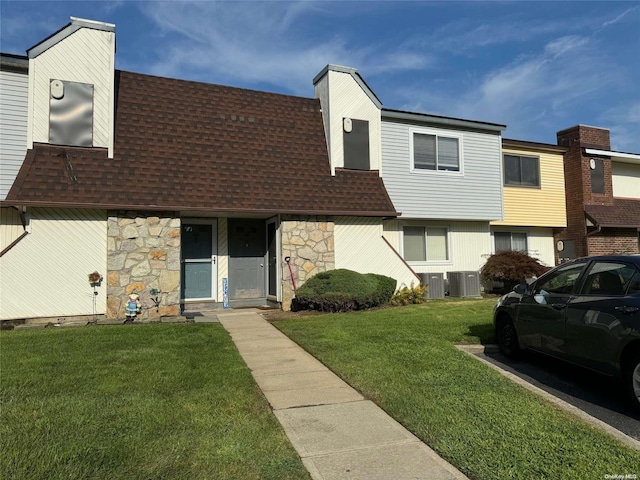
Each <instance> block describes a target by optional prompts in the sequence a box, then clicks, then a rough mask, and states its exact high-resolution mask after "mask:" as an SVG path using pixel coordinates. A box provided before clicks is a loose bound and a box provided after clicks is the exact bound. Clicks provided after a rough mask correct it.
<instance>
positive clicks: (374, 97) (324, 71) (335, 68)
mask: <svg viewBox="0 0 640 480" xmlns="http://www.w3.org/2000/svg"><path fill="white" fill-rule="evenodd" d="M329 71H332V72H340V73H347V74H349V75H351V76H352V77H353V79H354V80H355V82H356V83H357V84H358V85H360V88H362V90H363V91H364V93H365V94H366V95H367V96H368V97H369V98H370V99H371V101H372V102H373V103H374V104H375V106H376V107H378V108H382V102H381V101H380V99H379V98H378V97H377V95H376V94H375V93H373V90H371V89H370V88H369V85H367V82H365V81H364V78H362V77H361V76H360V74H359V73H358V70H357V69H355V68H353V67H344V66H342V65H333V64H329V65H327V66H325V67H324V68H323V69H322V70H320V73H318V74H317V75H316V76H315V77H314V78H313V84H314V85H315V84H317V83H318V82H319V81H320V80H321V79H322V77H324V76H325V75H326V74H327V73H328V72H329Z"/></svg>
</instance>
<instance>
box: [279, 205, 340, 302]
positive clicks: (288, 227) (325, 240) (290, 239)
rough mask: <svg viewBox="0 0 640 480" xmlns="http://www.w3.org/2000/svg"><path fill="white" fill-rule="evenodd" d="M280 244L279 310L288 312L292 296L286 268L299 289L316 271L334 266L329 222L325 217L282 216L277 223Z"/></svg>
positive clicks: (291, 287) (331, 231) (331, 232)
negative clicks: (289, 261) (286, 258)
mask: <svg viewBox="0 0 640 480" xmlns="http://www.w3.org/2000/svg"><path fill="white" fill-rule="evenodd" d="M280 231H281V242H282V243H281V245H282V309H283V310H291V300H292V299H293V297H294V296H295V292H294V291H293V283H292V281H291V274H290V273H289V267H288V266H287V264H286V262H285V261H284V259H285V257H291V268H292V270H293V275H294V277H295V280H296V285H297V287H300V286H302V285H303V284H304V282H306V281H307V280H308V279H309V278H311V277H313V276H314V275H315V274H317V273H319V272H325V271H327V270H333V269H335V266H336V259H335V247H334V236H333V231H334V228H333V221H332V220H330V219H328V218H327V217H288V218H287V217H284V218H283V219H282V221H281V224H280Z"/></svg>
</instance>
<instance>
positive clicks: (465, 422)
mask: <svg viewBox="0 0 640 480" xmlns="http://www.w3.org/2000/svg"><path fill="white" fill-rule="evenodd" d="M494 304H495V300H468V301H466V300H464V301H451V300H445V301H434V302H430V303H428V304H425V305H413V306H407V307H400V308H394V309H381V310H375V311H367V312H355V313H348V314H330V315H322V316H313V317H307V318H301V319H295V320H288V321H283V322H277V323H276V326H277V327H278V328H279V329H280V330H282V331H283V332H284V333H285V334H287V335H288V336H289V337H290V338H292V339H293V340H294V341H296V342H298V343H299V344H300V345H301V346H303V347H304V348H305V349H307V350H308V351H309V352H310V353H311V354H313V355H314V356H315V357H316V358H318V359H320V360H321V361H322V362H323V363H325V364H326V365H327V366H328V367H329V368H330V369H331V370H333V371H334V372H336V373H337V374H338V375H340V376H341V377H342V378H343V379H344V380H346V381H347V382H348V383H350V384H351V385H353V386H354V387H355V388H357V389H358V390H360V391H361V392H362V393H363V394H364V395H365V396H366V397H368V398H370V399H371V400H373V401H374V402H376V403H377V404H378V405H380V406H381V407H382V408H383V409H384V410H386V411H387V412H388V413H389V414H390V415H391V416H393V417H394V418H395V419H396V420H398V421H399V422H400V423H402V424H403V425H404V426H405V427H407V428H408V429H409V430H410V431H411V432H413V433H414V434H415V435H416V436H418V437H419V438H420V439H422V440H423V441H424V442H425V443H427V444H428V445H430V446H431V447H432V448H434V449H435V450H436V451H437V452H438V453H439V454H440V455H442V456H443V457H444V458H445V459H447V460H448V461H449V462H451V463H452V464H453V465H455V466H456V467H458V468H459V469H460V470H461V471H463V472H464V473H465V474H467V475H468V476H469V477H470V478H473V479H483V480H501V479H527V480H529V479H533V478H535V479H558V478H562V479H602V478H605V475H606V474H610V475H612V474H626V473H630V474H640V467H639V466H640V452H638V451H637V450H633V449H631V448H629V447H626V446H624V445H623V444H621V443H619V442H618V441H616V440H614V439H613V438H611V437H609V436H608V435H606V434H603V433H601V432H600V431H597V430H595V429H593V428H592V427H590V426H588V425H586V424H584V423H582V422H580V421H578V420H576V419H575V418H574V417H572V416H570V415H569V414H567V413H565V412H563V411H560V410H558V409H556V408H555V407H553V406H551V405H550V404H548V403H546V402H545V401H544V400H542V399H541V398H540V397H538V396H537V395H535V394H533V393H531V392H529V391H528V390H525V389H524V388H522V387H519V386H517V385H516V384H514V383H513V382H511V381H510V380H508V379H507V378H505V377H503V376H502V375H501V374H500V373H498V372H496V371H495V370H493V369H492V368H490V367H488V366H486V365H485V364H483V363H481V362H479V361H478V360H476V359H474V358H471V357H470V356H469V355H467V354H465V353H463V352H461V351H459V350H458V349H456V348H455V347H454V344H456V343H491V342H493V330H492V325H491V318H492V317H491V315H492V308H493V305H494Z"/></svg>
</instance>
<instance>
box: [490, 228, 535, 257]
mask: <svg viewBox="0 0 640 480" xmlns="http://www.w3.org/2000/svg"><path fill="white" fill-rule="evenodd" d="M493 241H494V245H495V251H496V253H498V252H502V251H504V250H514V251H519V252H525V253H527V252H528V244H527V234H526V233H524V232H494V233H493Z"/></svg>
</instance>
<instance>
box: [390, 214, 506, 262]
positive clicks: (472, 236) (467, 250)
mask: <svg viewBox="0 0 640 480" xmlns="http://www.w3.org/2000/svg"><path fill="white" fill-rule="evenodd" d="M408 226H419V227H423V228H429V229H446V231H447V256H448V260H442V261H431V262H428V261H424V262H408V263H409V264H410V265H411V268H412V269H413V270H414V271H415V272H416V273H434V272H443V273H446V272H457V271H466V270H472V271H475V270H479V269H480V267H482V265H484V262H485V261H486V259H487V257H488V256H489V255H491V252H492V249H493V244H492V242H493V239H492V238H491V234H490V231H489V224H488V222H459V221H450V222H443V221H442V220H438V221H422V220H420V221H418V220H387V221H385V223H384V237H385V238H386V239H387V240H388V241H389V243H391V244H392V245H393V247H394V248H396V249H397V250H398V251H399V252H403V254H404V229H405V227H408ZM440 245H442V244H440ZM405 261H406V260H405Z"/></svg>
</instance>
